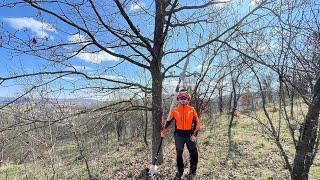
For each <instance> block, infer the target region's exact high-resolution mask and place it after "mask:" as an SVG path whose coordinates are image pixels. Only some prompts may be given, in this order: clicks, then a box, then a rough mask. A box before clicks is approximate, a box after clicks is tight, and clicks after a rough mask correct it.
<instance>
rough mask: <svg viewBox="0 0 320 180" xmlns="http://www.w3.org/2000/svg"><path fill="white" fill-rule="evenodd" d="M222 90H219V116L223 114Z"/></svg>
mask: <svg viewBox="0 0 320 180" xmlns="http://www.w3.org/2000/svg"><path fill="white" fill-rule="evenodd" d="M222 93H223V89H222V88H219V113H220V115H221V114H222V113H223V99H222V96H223V94H222Z"/></svg>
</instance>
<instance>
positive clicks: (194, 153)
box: [174, 136, 198, 174]
mask: <svg viewBox="0 0 320 180" xmlns="http://www.w3.org/2000/svg"><path fill="white" fill-rule="evenodd" d="M174 139H175V145H176V153H177V166H178V172H179V173H181V174H182V173H183V171H184V163H183V158H182V154H183V148H184V144H187V148H188V151H189V154H190V173H192V174H195V173H196V171H197V165H198V150H197V144H196V142H193V141H191V140H190V137H180V136H175V137H174Z"/></svg>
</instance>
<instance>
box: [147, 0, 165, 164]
mask: <svg viewBox="0 0 320 180" xmlns="http://www.w3.org/2000/svg"><path fill="white" fill-rule="evenodd" d="M155 3H156V16H155V29H154V37H153V39H154V46H153V49H152V50H153V57H152V62H151V64H150V71H151V76H152V161H154V157H155V155H156V153H157V150H158V145H159V143H160V139H161V137H160V131H161V128H162V81H163V78H162V73H161V67H162V62H161V61H162V57H163V44H164V36H165V35H164V24H165V5H164V3H165V2H164V1H156V2H155ZM162 161H163V155H162V148H161V149H160V151H159V156H158V163H159V164H161V163H162Z"/></svg>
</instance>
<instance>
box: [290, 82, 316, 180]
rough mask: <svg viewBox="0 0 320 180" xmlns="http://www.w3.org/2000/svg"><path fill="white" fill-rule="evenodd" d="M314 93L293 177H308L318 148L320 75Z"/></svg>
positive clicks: (301, 131) (302, 133)
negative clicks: (316, 147) (316, 145)
mask: <svg viewBox="0 0 320 180" xmlns="http://www.w3.org/2000/svg"><path fill="white" fill-rule="evenodd" d="M313 92H314V95H313V99H312V103H311V105H310V106H309V109H308V113H307V115H306V118H305V120H304V123H303V124H302V125H301V128H300V137H299V141H298V144H297V148H296V155H295V158H294V162H293V173H292V175H291V176H292V179H294V180H304V179H308V173H309V170H310V167H311V165H312V163H313V158H312V157H314V155H315V153H316V152H317V150H316V149H315V144H316V139H317V138H319V137H317V134H318V133H317V132H318V131H319V130H318V123H319V111H320V77H318V79H317V82H316V84H315V86H314V91H313Z"/></svg>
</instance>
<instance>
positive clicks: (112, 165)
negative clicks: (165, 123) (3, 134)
mask: <svg viewBox="0 0 320 180" xmlns="http://www.w3.org/2000/svg"><path fill="white" fill-rule="evenodd" d="M284 126H285V125H284ZM227 127H228V116H225V117H220V118H216V121H210V123H205V124H203V126H202V131H201V133H200V134H199V137H198V151H199V164H198V173H197V179H210V180H211V179H290V176H289V172H288V170H287V169H285V166H284V164H283V161H282V158H281V157H280V154H279V151H278V149H277V147H276V146H275V144H274V143H273V141H272V140H271V139H268V138H267V137H265V136H263V134H264V133H263V131H262V129H261V128H260V126H259V125H258V123H257V122H256V121H254V120H252V119H249V118H245V117H240V119H238V120H236V123H235V124H234V126H233V129H232V143H230V145H229V142H228V137H227ZM283 134H284V135H283V136H282V137H281V142H282V144H283V145H284V149H285V150H286V152H287V153H288V154H289V157H290V162H291V161H292V157H293V155H294V148H293V146H292V144H291V143H290V142H291V139H290V136H289V135H285V134H286V133H283ZM84 144H85V146H84V155H85V158H83V157H81V156H79V151H78V150H77V145H76V143H75V142H63V143H62V142H60V144H57V145H56V147H55V151H53V152H54V153H51V155H50V156H49V155H48V154H46V155H41V156H40V155H39V156H38V158H36V159H33V160H30V161H29V162H25V163H23V164H19V165H18V164H5V165H2V167H0V179H10V180H11V179H89V178H88V171H87V168H86V165H85V159H86V160H87V161H88V166H89V168H90V173H91V174H92V176H93V178H95V179H173V177H174V175H175V173H176V162H175V147H174V140H173V138H172V136H170V137H168V138H166V139H164V146H163V150H164V162H163V164H161V165H159V174H158V175H156V176H153V177H149V176H148V174H147V172H146V170H145V168H146V165H147V164H148V163H149V162H150V161H151V151H150V147H151V145H150V142H149V146H146V145H145V144H144V143H143V140H142V137H139V138H135V139H130V140H129V139H127V140H125V141H122V142H120V143H117V142H116V141H115V142H114V143H110V142H109V143H108V144H99V145H97V144H96V143H95V141H94V140H93V139H88V140H87V141H85V143H84ZM48 157H51V158H48ZM184 161H185V166H186V167H185V169H186V170H185V174H187V173H188V170H189V156H188V151H187V150H186V148H185V151H184ZM53 177H54V178H53ZM309 179H320V158H319V155H318V156H317V157H316V159H315V162H314V164H313V166H312V167H311V170H310V174H309Z"/></svg>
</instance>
